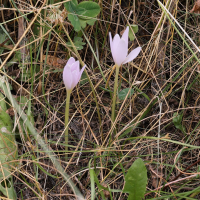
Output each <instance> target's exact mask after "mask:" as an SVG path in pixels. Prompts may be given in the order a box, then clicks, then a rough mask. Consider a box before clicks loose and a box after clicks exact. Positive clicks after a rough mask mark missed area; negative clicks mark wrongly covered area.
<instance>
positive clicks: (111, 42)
mask: <svg viewBox="0 0 200 200" xmlns="http://www.w3.org/2000/svg"><path fill="white" fill-rule="evenodd" d="M109 37H110V49H111V52H112V44H113V41H112V36H111V32H109Z"/></svg>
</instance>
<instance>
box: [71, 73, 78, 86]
mask: <svg viewBox="0 0 200 200" xmlns="http://www.w3.org/2000/svg"><path fill="white" fill-rule="evenodd" d="M72 77H73V79H72V85H71V89H73V88H74V87H75V86H76V85H77V83H78V82H79V71H75V70H74V71H73V72H72Z"/></svg>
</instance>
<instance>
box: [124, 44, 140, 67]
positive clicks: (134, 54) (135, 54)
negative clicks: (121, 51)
mask: <svg viewBox="0 0 200 200" xmlns="http://www.w3.org/2000/svg"><path fill="white" fill-rule="evenodd" d="M140 51H141V47H137V48H136V49H134V50H133V51H131V53H129V54H128V56H127V57H126V59H125V60H124V62H123V64H126V63H127V62H130V61H132V60H133V59H135V58H136V57H137V56H138V54H139V53H140Z"/></svg>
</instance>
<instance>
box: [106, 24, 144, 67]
mask: <svg viewBox="0 0 200 200" xmlns="http://www.w3.org/2000/svg"><path fill="white" fill-rule="evenodd" d="M128 33H129V27H127V28H126V30H125V31H124V33H123V35H122V37H121V38H120V36H119V35H118V34H116V35H115V37H114V38H113V40H112V36H111V33H109V36H110V48H111V53H112V57H113V60H114V62H115V64H116V65H117V66H119V67H120V66H121V65H122V64H126V63H128V62H130V61H132V60H133V59H135V58H136V57H137V56H138V54H139V53H140V50H141V47H137V48H136V49H134V50H133V51H131V52H130V53H129V54H128ZM127 55H128V56H127Z"/></svg>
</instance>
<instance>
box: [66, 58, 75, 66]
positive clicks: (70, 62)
mask: <svg viewBox="0 0 200 200" xmlns="http://www.w3.org/2000/svg"><path fill="white" fill-rule="evenodd" d="M74 62H75V59H74V58H73V57H71V58H70V59H69V60H68V61H67V65H72V64H73V63H74Z"/></svg>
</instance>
